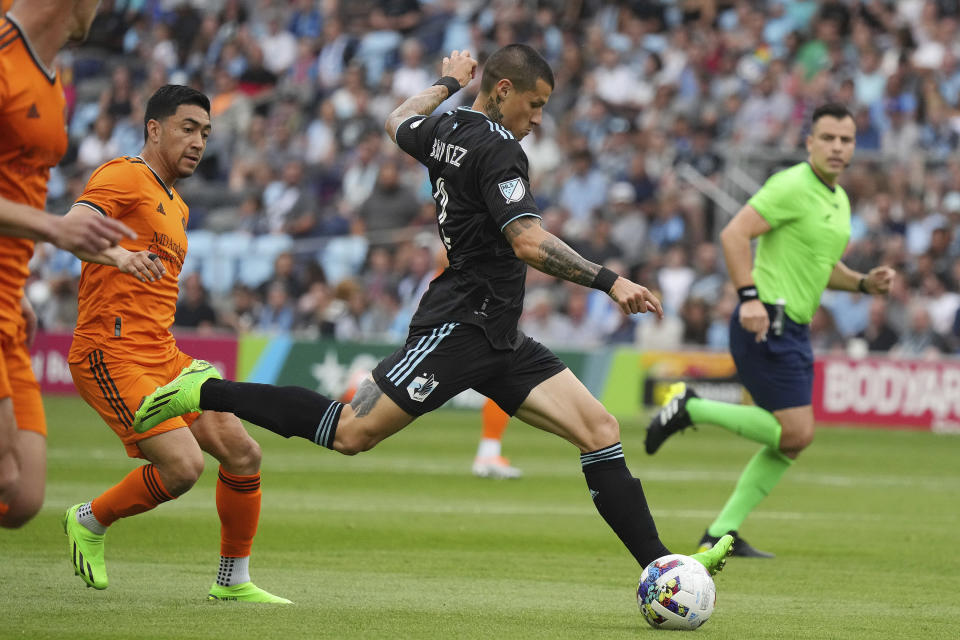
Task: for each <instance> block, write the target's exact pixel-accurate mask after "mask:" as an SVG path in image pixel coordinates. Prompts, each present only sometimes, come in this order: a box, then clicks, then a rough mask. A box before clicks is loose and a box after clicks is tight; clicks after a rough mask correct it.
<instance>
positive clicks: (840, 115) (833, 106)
mask: <svg viewBox="0 0 960 640" xmlns="http://www.w3.org/2000/svg"><path fill="white" fill-rule="evenodd" d="M823 116H830V117H832V118H836V119H837V120H843V119H844V118H850V119H851V120H853V119H854V117H853V114H852V113H850V109H847V107H846V105H842V104H840V103H839V102H828V103H826V104H822V105H820V106H819V107H817V108H816V109H814V110H813V116H811V118H810V125H811V126H813V125H814V124H816V123H817V120H819V119H820V118H822V117H823Z"/></svg>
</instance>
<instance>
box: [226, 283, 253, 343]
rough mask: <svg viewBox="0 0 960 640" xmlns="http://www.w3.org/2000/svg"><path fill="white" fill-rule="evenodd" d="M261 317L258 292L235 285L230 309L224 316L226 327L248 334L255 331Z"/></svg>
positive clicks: (244, 286)
mask: <svg viewBox="0 0 960 640" xmlns="http://www.w3.org/2000/svg"><path fill="white" fill-rule="evenodd" d="M259 315H260V300H259V298H258V297H257V294H256V292H254V290H253V289H251V288H250V287H248V286H246V285H242V284H236V285H234V286H233V292H232V293H231V297H230V305H229V308H228V309H227V311H226V312H225V313H224V314H223V324H224V326H226V327H228V328H230V329H231V330H233V331H235V332H236V333H247V332H249V331H252V330H253V329H254V327H255V326H256V324H257V319H258V317H259Z"/></svg>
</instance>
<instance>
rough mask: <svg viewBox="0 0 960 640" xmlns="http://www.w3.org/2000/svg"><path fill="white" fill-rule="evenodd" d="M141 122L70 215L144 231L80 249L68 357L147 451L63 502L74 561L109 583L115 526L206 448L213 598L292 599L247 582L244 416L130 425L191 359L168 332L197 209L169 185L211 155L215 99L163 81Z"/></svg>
mask: <svg viewBox="0 0 960 640" xmlns="http://www.w3.org/2000/svg"><path fill="white" fill-rule="evenodd" d="M144 129H145V131H144V134H145V138H146V141H145V143H144V147H143V151H142V152H141V154H140V155H139V156H137V157H133V158H131V157H122V158H116V159H114V160H111V161H110V162H107V163H106V164H104V165H103V166H101V167H99V168H98V169H97V170H96V171H94V173H93V175H92V176H91V177H90V181H89V182H88V183H87V186H86V189H85V190H84V192H83V194H82V195H81V196H80V198H79V199H78V200H77V202H76V203H75V204H74V206H73V207H72V208H71V210H70V212H69V213H68V214H67V216H68V217H69V216H72V215H84V212H85V211H91V210H92V211H94V212H96V213H97V214H98V215H103V216H106V217H110V218H113V219H121V220H123V221H124V222H126V223H127V224H128V225H129V226H130V227H131V228H132V229H134V230H135V231H136V233H137V238H136V240H124V241H122V242H121V244H120V245H117V246H116V247H112V248H110V249H107V250H105V251H102V252H100V253H99V254H97V255H84V256H82V257H83V258H84V259H85V260H86V262H85V264H84V265H83V271H82V273H81V276H80V293H79V303H80V304H79V306H80V315H79V319H78V320H77V328H76V330H75V331H74V337H73V344H72V345H71V348H70V355H69V362H70V372H71V373H72V375H73V381H74V384H76V386H77V389H78V390H79V392H80V395H81V396H83V399H84V400H86V401H87V403H88V404H90V406H92V407H93V408H94V409H96V411H97V413H99V414H100V416H101V417H102V418H103V419H104V421H105V422H106V423H107V424H108V425H110V427H111V428H112V429H113V430H114V431H115V432H116V434H117V435H118V436H119V437H120V439H121V440H122V441H123V444H124V446H125V447H126V450H127V455H129V456H130V457H133V458H146V460H147V461H148V464H145V465H143V466H140V467H138V468H137V469H135V470H134V471H132V472H130V473H129V474H128V475H127V476H126V477H125V478H124V479H123V480H121V481H120V483H118V484H116V485H114V486H113V487H111V488H110V489H108V490H107V491H105V492H104V493H102V494H101V495H100V496H98V497H96V498H94V499H93V500H91V501H89V502H84V503H80V504H77V505H74V506H73V507H71V508H70V509H68V510H67V512H66V514H65V515H64V523H63V524H64V531H65V532H66V534H67V536H68V539H69V549H70V555H71V558H72V561H73V564H74V569H75V571H76V573H77V574H78V575H80V576H81V577H82V578H83V580H84V582H86V584H87V585H89V586H91V587H95V588H97V589H105V588H106V587H107V573H106V566H105V564H104V558H103V543H104V534H105V533H106V529H107V527H109V526H110V525H111V524H113V523H114V522H116V521H117V520H118V519H120V518H125V517H129V516H133V515H136V514H138V513H143V512H144V511H148V510H150V509H153V508H154V507H156V506H158V505H159V504H161V503H163V502H167V501H169V500H173V499H174V498H176V497H177V496H179V495H181V494H183V493H185V492H186V491H187V490H189V489H190V487H192V486H193V485H194V483H195V482H196V481H197V478H199V476H200V473H201V471H203V452H204V451H206V452H207V453H209V454H210V455H212V456H213V457H214V458H216V459H217V460H219V461H220V469H219V478H218V481H217V489H216V503H217V512H218V514H219V515H220V522H221V538H220V568H219V573H218V574H217V577H216V581H215V582H214V584H213V586H212V587H211V589H210V592H209V598H211V599H218V600H241V601H250V602H273V603H289V602H290V601H289V600H287V599H285V598H279V597H277V596H274V595H272V594H270V593H268V592H266V591H264V590H262V589H260V588H258V587H256V586H255V585H254V584H253V583H252V582H250V575H249V568H248V567H249V559H250V549H251V547H252V545H253V536H254V534H255V533H256V530H257V523H258V521H259V518H260V447H259V446H258V445H257V443H256V442H255V441H254V440H253V438H251V437H250V436H249V435H248V434H247V432H246V430H245V429H244V428H243V425H241V424H240V420H238V419H237V418H236V416H234V415H233V414H230V413H216V412H204V413H203V414H192V415H187V416H183V417H182V418H177V419H174V420H167V421H166V422H165V423H163V424H162V425H160V426H159V427H158V428H157V429H156V430H155V431H151V432H150V433H149V434H147V435H143V434H138V433H136V432H135V431H134V430H133V428H132V426H133V411H135V410H136V408H137V403H138V402H139V401H140V399H141V398H142V397H143V396H145V395H147V394H148V393H150V392H151V391H153V389H154V388H155V387H156V386H157V385H158V384H161V383H164V382H167V381H169V380H170V379H172V378H173V377H175V376H176V375H177V374H178V373H180V371H181V370H182V369H184V368H185V367H187V366H189V365H190V364H191V363H192V362H193V358H192V357H190V356H189V355H186V354H184V353H183V352H181V351H180V350H179V349H178V348H177V345H176V342H175V341H174V338H173V335H172V334H171V333H170V326H171V325H172V324H173V316H174V311H175V309H176V304H177V294H178V285H177V280H178V276H179V274H180V269H181V267H182V266H183V260H184V257H185V255H186V252H187V234H186V229H187V220H188V217H189V215H190V214H189V210H188V209H187V205H186V204H184V202H183V200H182V199H181V198H180V195H179V194H178V193H177V192H176V191H175V190H174V188H173V185H174V183H175V182H176V181H177V180H178V179H180V178H186V177H188V176H190V175H192V174H193V172H194V170H195V169H196V168H197V164H198V163H199V162H200V159H201V158H202V156H203V152H204V149H205V147H206V144H207V136H208V135H209V133H210V101H209V99H208V98H207V97H206V96H205V95H203V94H202V93H200V92H199V91H196V90H194V89H191V88H190V87H184V86H179V85H166V86H164V87H161V88H160V89H158V90H157V92H156V93H154V95H153V96H152V97H151V98H150V100H149V101H148V103H147V108H146V114H145V116H144ZM115 267H116V268H115ZM117 268H119V270H120V271H121V272H122V273H121V274H118V273H117Z"/></svg>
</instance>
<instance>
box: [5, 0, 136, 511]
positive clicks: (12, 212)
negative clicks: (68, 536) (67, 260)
mask: <svg viewBox="0 0 960 640" xmlns="http://www.w3.org/2000/svg"><path fill="white" fill-rule="evenodd" d="M98 4H99V3H98V2H97V1H96V0H30V1H29V2H28V1H27V0H19V1H17V2H13V3H10V2H5V3H4V5H3V8H4V9H9V10H8V11H6V13H5V14H4V15H2V17H0V526H2V527H6V528H17V527H20V526H22V525H24V524H26V523H27V522H29V521H30V519H31V518H33V516H34V515H36V513H37V512H38V511H39V510H40V507H41V506H42V504H43V497H44V492H45V488H46V453H47V440H46V435H47V426H46V418H45V416H44V411H43V403H42V401H41V397H40V386H39V384H38V383H37V381H36V378H35V377H34V375H33V369H32V368H31V366H30V354H29V347H30V345H31V344H32V342H33V336H34V334H35V331H36V326H37V319H36V315H35V314H34V313H33V309H32V308H31V306H30V303H29V301H27V300H26V298H25V297H24V291H23V288H24V284H25V283H26V280H27V277H28V276H29V273H30V272H29V270H28V267H27V263H28V262H29V261H30V258H31V257H32V256H33V246H34V242H35V241H37V240H45V241H48V242H52V243H53V244H55V245H57V246H58V247H61V248H63V249H67V250H69V251H92V252H96V251H100V250H102V249H106V248H108V247H110V246H113V245H115V244H116V243H117V242H118V241H119V240H120V239H121V237H124V236H130V237H132V232H131V231H130V230H129V229H128V228H127V227H126V226H125V225H124V224H123V223H121V222H119V221H117V220H108V219H105V218H103V217H101V216H99V215H97V214H96V213H94V212H92V211H88V212H86V213H85V214H84V215H77V216H73V217H71V218H70V219H67V218H66V217H63V216H57V215H54V214H51V213H47V212H46V211H44V210H43V207H44V205H45V204H46V198H47V182H48V181H49V178H50V169H51V168H52V167H54V166H55V165H56V164H57V163H58V162H60V158H61V157H62V156H63V154H64V153H65V152H66V149H67V132H66V100H65V98H64V94H63V87H62V86H61V84H60V78H59V75H58V74H57V73H56V71H55V70H54V60H55V58H56V55H57V52H58V51H59V50H60V48H61V47H63V46H64V45H65V44H66V43H67V42H68V41H82V40H83V39H84V38H85V37H86V35H87V31H88V30H89V29H90V24H91V23H92V22H93V17H94V15H95V14H96V9H97V5H98ZM3 13H4V12H2V11H0V14H3Z"/></svg>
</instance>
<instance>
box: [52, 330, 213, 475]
mask: <svg viewBox="0 0 960 640" xmlns="http://www.w3.org/2000/svg"><path fill="white" fill-rule="evenodd" d="M192 361H193V358H192V357H191V356H188V355H187V354H185V353H183V352H182V351H177V355H176V357H174V358H172V359H171V360H170V361H169V362H166V363H164V364H156V365H149V366H147V365H142V364H137V363H134V362H130V361H128V360H117V359H114V358H111V357H110V356H109V355H107V354H105V353H104V352H103V351H100V350H99V349H97V350H95V351H91V352H90V353H89V354H87V358H86V360H83V361H81V362H71V363H70V373H71V375H73V384H74V385H76V387H77V391H79V392H80V395H81V396H82V397H83V399H84V400H86V402H87V404H89V405H90V406H91V407H93V408H94V409H96V411H97V413H99V414H100V417H101V418H103V420H104V422H106V423H107V424H108V425H110V428H111V429H113V431H114V433H116V434H117V435H118V436H120V439H121V440H122V441H123V446H124V447H126V449H127V455H128V456H130V457H131V458H142V457H143V454H142V453H141V452H140V447H139V446H138V445H137V443H138V442H140V441H141V440H145V439H147V438H152V437H153V436H155V435H159V434H161V433H166V432H167V431H173V430H174V429H179V428H180V427H186V426H189V425H190V424H192V423H193V421H194V420H196V419H197V416H199V415H200V414H199V413H188V414H186V415H184V416H180V417H179V418H171V419H170V420H166V421H164V422H161V423H160V424H158V425H157V426H155V427H154V428H152V429H150V431H147V432H146V433H137V432H136V431H134V430H133V413H134V411H136V410H137V407H138V406H140V401H141V400H142V399H143V397H144V396H146V395H149V394H151V393H153V392H154V390H155V389H156V388H157V387H159V386H160V385H164V384H167V383H168V382H170V381H171V380H173V379H174V378H176V377H177V376H178V375H180V370H181V369H183V368H184V367H186V366H188V365H189V364H190V363H191V362H192Z"/></svg>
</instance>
